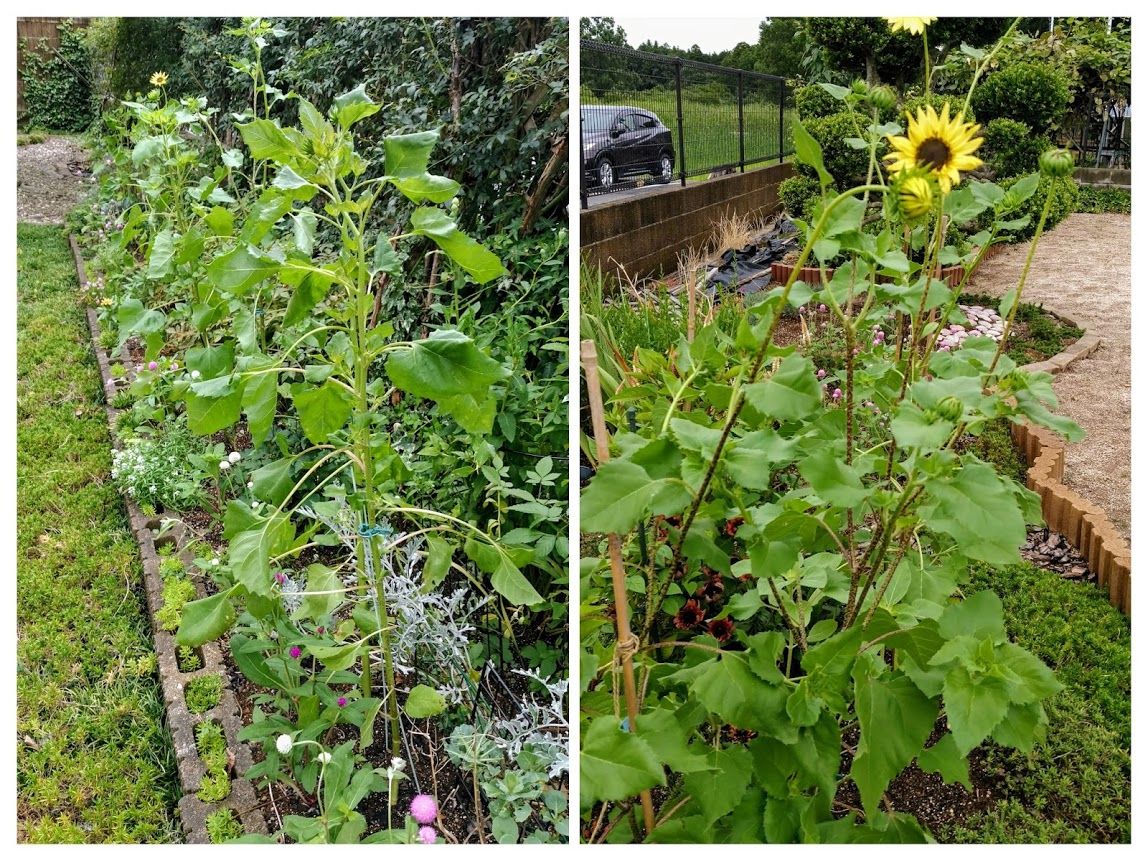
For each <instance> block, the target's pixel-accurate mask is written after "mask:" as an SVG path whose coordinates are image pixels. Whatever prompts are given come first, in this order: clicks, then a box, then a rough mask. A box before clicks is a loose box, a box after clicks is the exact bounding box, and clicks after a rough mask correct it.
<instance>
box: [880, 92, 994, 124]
mask: <svg viewBox="0 0 1148 861" xmlns="http://www.w3.org/2000/svg"><path fill="white" fill-rule="evenodd" d="M945 102H948V103H949V116H950V117H955V116H956V115H957V114H958V113H960V112H961V109H962V108H963V107H964V106H965V98H964V96H945V95H941V94H940V93H930V94H929V95H928V96H923V95H921V96H912V97H910V98H907V99H905V100H904V101H903V102H901V110H900V112H899V113H898V114H897V120H898V122H900V123H901V125H905V117H906V116H907V115H910V114H911V115H912V116H914V117H915V116H916V115H917V110H918V109H919V108H923V107H925V106H927V105H932V107H933V110H934V111H936V112H937V113H938V114H939V113H940V112H941V110H942V109H943V108H944V107H945ZM976 121H977V115H976V111H975V110H974V109H973V107H972V106H971V105H970V106H969V109H968V110H967V111H965V122H966V123H975V122H976Z"/></svg>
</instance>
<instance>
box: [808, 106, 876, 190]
mask: <svg viewBox="0 0 1148 861" xmlns="http://www.w3.org/2000/svg"><path fill="white" fill-rule="evenodd" d="M859 122H860V121H859V120H858V119H857V118H856V117H854V116H851V115H850V114H849V112H848V111H841V112H840V113H836V114H831V115H830V116H827V117H818V118H816V119H812V120H810V121H809V122H807V123H806V124H805V128H806V129H807V130H808V132H809V134H810V135H812V136H813V138H814V139H815V140H816V141H817V142H818V143H819V144H821V151H822V155H823V158H824V160H825V169H826V170H828V171H829V173H830V175H831V176H832V177H833V179H835V180H836V181H837V185H839V186H841V187H848V186H850V185H853V184H855V183H860V182H863V181H864V179H865V173H866V171H867V170H868V168H869V150H868V149H867V148H866V149H861V150H858V149H853V147H851V146H849V144H847V143H846V142H845V139H846V138H855V137H857V126H858V124H859ZM884 151H885V144H884V143H881V144H879V145H878V146H877V160H878V163H880V159H881V156H882V154H883V153H884ZM798 169H799V170H800V171H801V172H802V173H803V174H805V175H806V176H816V173H814V171H813V168H811V167H809V166H808V165H802V164H799V165H798Z"/></svg>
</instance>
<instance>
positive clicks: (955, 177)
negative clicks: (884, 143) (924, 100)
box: [885, 102, 984, 193]
mask: <svg viewBox="0 0 1148 861" xmlns="http://www.w3.org/2000/svg"><path fill="white" fill-rule="evenodd" d="M980 129H981V127H980V126H979V125H976V124H974V123H966V122H965V121H964V115H963V114H957V115H956V116H955V117H952V118H950V117H949V103H948V102H945V105H944V107H943V108H942V109H941V113H940V115H938V114H937V112H936V111H935V110H933V107H932V105H928V106H926V107H923V108H918V109H917V116H916V117H913V116H912V115H911V114H910V115H909V131H908V134H907V136H901V135H896V136H892V137H890V138H889V147H890V149H891V150H892V151H891V152H890V153H889V154H888V155H886V156H885V158H886V160H887V161H888V162H889V172H890V173H894V174H895V173H900V172H901V171H903V170H911V169H913V168H925V169H926V170H928V171H929V173H931V174H932V175H933V176H934V177H935V178H936V180H937V184H938V185H939V186H940V187H941V191H943V192H945V193H948V191H949V189H951V188H952V187H953V186H954V185H958V184H959V183H960V181H961V171H970V170H976V169H977V168H978V167H980V166H981V165H982V164H983V163H984V162H982V161H981V160H980V159H979V158H977V157H976V156H974V155H973V153H974V152H976V150H977V148H978V147H979V146H980V145H981V144H982V143H983V142H984V140H983V139H982V138H979V137H976V136H975V135H976V133H977V132H979V131H980Z"/></svg>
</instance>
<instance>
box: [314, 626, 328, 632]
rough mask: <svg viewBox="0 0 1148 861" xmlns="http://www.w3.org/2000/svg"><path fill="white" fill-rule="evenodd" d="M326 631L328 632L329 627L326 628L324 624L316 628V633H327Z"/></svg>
mask: <svg viewBox="0 0 1148 861" xmlns="http://www.w3.org/2000/svg"><path fill="white" fill-rule="evenodd" d="M326 632H327V629H326V628H324V627H323V626H322V625H320V626H319V627H318V628H316V629H315V633H316V634H325V633H326Z"/></svg>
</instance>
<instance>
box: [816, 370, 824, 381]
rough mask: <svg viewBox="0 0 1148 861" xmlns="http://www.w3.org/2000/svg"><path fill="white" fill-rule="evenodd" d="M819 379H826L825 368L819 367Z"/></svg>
mask: <svg viewBox="0 0 1148 861" xmlns="http://www.w3.org/2000/svg"><path fill="white" fill-rule="evenodd" d="M817 379H819V380H824V379H825V368H818V369H817Z"/></svg>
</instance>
